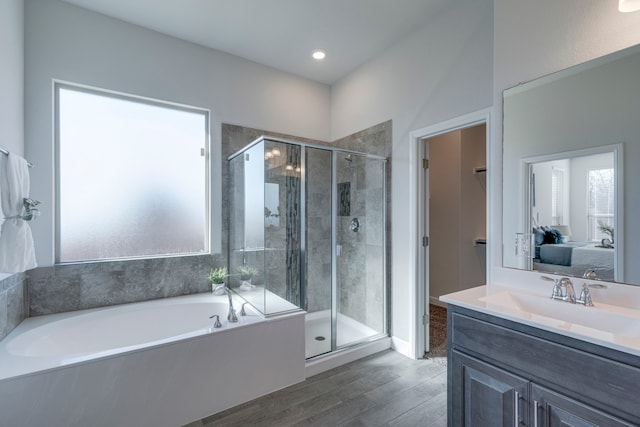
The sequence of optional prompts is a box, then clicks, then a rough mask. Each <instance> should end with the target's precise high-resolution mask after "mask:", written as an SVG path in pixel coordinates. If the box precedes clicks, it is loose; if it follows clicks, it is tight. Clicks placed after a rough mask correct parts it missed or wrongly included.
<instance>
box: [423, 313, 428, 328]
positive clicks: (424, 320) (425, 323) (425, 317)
mask: <svg viewBox="0 0 640 427" xmlns="http://www.w3.org/2000/svg"><path fill="white" fill-rule="evenodd" d="M422 324H423V325H425V326H427V325H428V324H429V315H428V314H423V315H422Z"/></svg>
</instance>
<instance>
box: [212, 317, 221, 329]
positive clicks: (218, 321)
mask: <svg viewBox="0 0 640 427" xmlns="http://www.w3.org/2000/svg"><path fill="white" fill-rule="evenodd" d="M214 317H215V318H216V321H215V322H214V323H213V327H214V328H222V323H220V315H218V314H214V315H213V316H211V317H209V319H213V318H214Z"/></svg>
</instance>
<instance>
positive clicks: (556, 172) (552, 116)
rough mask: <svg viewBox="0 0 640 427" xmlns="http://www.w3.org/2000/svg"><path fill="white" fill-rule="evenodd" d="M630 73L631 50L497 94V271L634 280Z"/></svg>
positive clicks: (634, 53) (639, 231) (635, 147)
mask: <svg viewBox="0 0 640 427" xmlns="http://www.w3.org/2000/svg"><path fill="white" fill-rule="evenodd" d="M638 76H640V46H635V47H632V48H629V49H626V50H624V51H620V52H616V53H614V54H611V55H608V56H605V57H602V58H598V59H595V60H592V61H589V62H587V63H585V64H581V65H579V66H576V67H573V68H571V69H568V70H564V71H560V72H558V73H555V74H552V75H549V76H545V77H542V78H540V79H537V80H534V81H531V82H529V83H525V84H522V85H519V86H517V87H514V88H511V89H508V90H506V91H505V92H504V98H503V106H504V119H503V127H504V129H503V131H504V133H503V266H504V267H510V268H519V269H528V270H531V269H533V270H537V271H545V272H553V273H558V274H563V275H571V276H582V275H583V274H584V273H585V271H586V270H595V271H596V274H597V276H598V278H599V279H601V280H615V281H624V282H625V283H632V284H640V263H637V262H634V261H635V260H637V259H638V258H639V257H640V221H637V220H635V219H636V218H640V193H638V191H637V189H635V188H634V185H635V183H638V182H640V168H638V167H637V164H636V163H637V162H636V161H635V159H640V79H639V78H638ZM625 160H627V161H625ZM516 235H529V236H530V239H529V241H530V245H531V246H530V248H529V249H530V250H529V251H528V252H529V254H528V255H523V254H524V253H525V252H527V251H520V252H519V253H516Z"/></svg>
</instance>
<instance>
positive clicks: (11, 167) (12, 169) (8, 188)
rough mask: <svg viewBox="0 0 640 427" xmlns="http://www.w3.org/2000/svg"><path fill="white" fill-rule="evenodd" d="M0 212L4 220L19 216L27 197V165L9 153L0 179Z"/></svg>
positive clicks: (28, 187) (18, 157) (28, 188)
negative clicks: (0, 197) (0, 198)
mask: <svg viewBox="0 0 640 427" xmlns="http://www.w3.org/2000/svg"><path fill="white" fill-rule="evenodd" d="M0 183H1V185H2V189H1V190H0V194H1V195H2V212H3V213H4V216H5V217H6V218H11V217H13V216H17V215H20V214H21V213H22V205H23V200H24V198H25V197H29V191H30V187H31V181H30V180H29V163H27V161H26V160H25V159H23V158H22V157H20V156H17V155H15V154H13V153H9V157H8V158H7V166H6V168H4V173H3V174H2V177H0Z"/></svg>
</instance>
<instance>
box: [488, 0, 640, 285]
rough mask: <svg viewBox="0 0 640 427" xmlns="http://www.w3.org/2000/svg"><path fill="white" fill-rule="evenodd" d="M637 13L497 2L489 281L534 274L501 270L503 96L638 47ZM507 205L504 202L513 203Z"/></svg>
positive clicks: (573, 2) (574, 3) (587, 4)
mask: <svg viewBox="0 0 640 427" xmlns="http://www.w3.org/2000/svg"><path fill="white" fill-rule="evenodd" d="M638 28H640V13H638V12H635V13H626V14H623V13H620V12H618V8H617V2H616V1H601V0H564V1H561V2H558V1H556V0H538V1H535V2H531V1H524V0H517V1H514V0H495V1H494V64H493V69H494V81H493V87H494V108H495V110H496V114H495V115H494V120H493V132H492V133H493V135H494V138H493V141H492V144H493V147H494V150H493V157H492V158H491V159H490V164H491V165H495V172H496V173H494V174H493V175H492V182H491V185H490V189H491V191H490V194H491V195H492V197H491V209H492V211H493V212H494V215H493V217H492V223H491V231H490V235H491V236H492V238H493V239H494V240H495V241H496V242H498V244H495V245H491V247H490V248H491V251H492V257H491V259H492V260H493V263H494V264H493V274H492V277H495V278H498V280H503V279H501V278H503V277H508V278H509V280H511V279H512V278H513V277H518V278H519V279H521V280H523V281H524V280H530V279H531V277H532V276H534V275H533V274H532V273H529V272H522V273H515V272H513V271H505V270H504V269H502V268H501V266H502V248H501V245H500V244H499V242H501V241H502V230H501V229H502V222H503V219H502V202H503V200H502V190H501V189H502V170H501V168H500V167H499V166H500V165H501V163H502V158H501V152H502V150H501V147H502V138H501V136H502V114H501V112H502V91H503V90H505V89H507V88H509V87H512V86H514V85H516V84H518V83H519V82H525V81H529V80H532V79H535V78H537V77H540V76H543V75H546V74H549V73H552V72H554V71H559V70H562V69H564V68H567V67H569V66H572V65H576V64H579V63H582V62H585V61H588V60H590V59H593V58H597V57H600V56H602V55H606V54H608V53H611V52H615V51H618V50H620V49H623V48H626V47H629V46H633V45H635V44H637V43H640V32H639V31H638ZM514 202H515V201H513V200H505V203H514Z"/></svg>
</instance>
